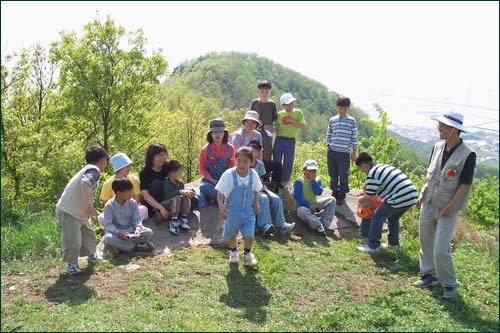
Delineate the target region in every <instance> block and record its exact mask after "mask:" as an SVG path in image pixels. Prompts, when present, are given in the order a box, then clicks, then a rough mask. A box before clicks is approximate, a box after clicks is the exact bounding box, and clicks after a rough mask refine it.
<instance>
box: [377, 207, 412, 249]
mask: <svg viewBox="0 0 500 333" xmlns="http://www.w3.org/2000/svg"><path fill="white" fill-rule="evenodd" d="M410 207H411V205H410V206H406V207H401V208H394V207H391V206H389V205H388V204H387V203H385V202H384V203H383V204H382V205H380V207H378V208H377V209H376V210H375V212H373V216H372V221H371V223H370V230H369V231H368V246H369V247H370V248H372V249H376V248H377V247H379V246H380V238H381V237H382V227H383V225H384V221H385V220H387V223H388V225H389V234H388V235H387V239H388V241H389V244H390V245H398V244H399V218H400V217H401V216H403V214H404V213H405V212H406V211H407V210H408V209H410Z"/></svg>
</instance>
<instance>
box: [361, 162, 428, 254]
mask: <svg viewBox="0 0 500 333" xmlns="http://www.w3.org/2000/svg"><path fill="white" fill-rule="evenodd" d="M356 166H357V167H358V169H359V170H360V171H361V172H363V173H364V174H366V175H367V177H366V190H365V194H364V196H363V197H362V198H360V199H359V201H360V202H363V201H370V200H371V198H372V196H374V195H375V194H377V195H378V196H380V197H381V198H382V199H384V203H382V205H380V206H379V207H378V208H377V209H376V210H375V212H374V213H373V216H372V220H371V222H370V230H369V231H368V244H365V245H363V246H360V247H358V250H359V251H361V252H368V253H371V252H378V251H379V250H380V238H381V237H382V227H383V224H384V221H385V220H386V219H387V221H388V224H389V235H388V236H387V239H388V243H387V244H384V245H383V247H385V248H395V247H399V219H400V217H401V216H403V214H404V213H405V212H406V211H407V210H408V209H410V208H411V206H413V205H414V204H415V203H416V201H417V198H418V193H417V188H416V187H415V185H413V183H412V181H411V180H410V179H408V177H407V176H406V175H405V174H404V173H403V172H402V171H401V170H399V169H397V168H395V167H393V166H390V165H387V164H374V163H373V160H372V157H371V156H370V155H369V154H368V153H361V154H359V156H358V158H356Z"/></svg>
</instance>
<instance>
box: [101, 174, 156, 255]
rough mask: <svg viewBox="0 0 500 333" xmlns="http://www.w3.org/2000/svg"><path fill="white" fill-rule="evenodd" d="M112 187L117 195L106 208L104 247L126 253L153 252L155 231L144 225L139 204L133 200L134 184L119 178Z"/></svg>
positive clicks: (109, 201)
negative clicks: (152, 241) (152, 242)
mask: <svg viewBox="0 0 500 333" xmlns="http://www.w3.org/2000/svg"><path fill="white" fill-rule="evenodd" d="M111 187H112V189H113V192H114V193H115V195H114V197H113V198H111V199H110V200H108V202H107V203H106V205H105V206H104V230H105V234H104V238H103V241H104V245H105V246H107V247H108V248H109V247H111V248H115V249H118V250H120V251H122V252H126V253H128V252H132V251H134V250H137V251H140V252H149V251H152V250H153V249H154V246H153V244H151V242H150V240H151V239H152V238H153V231H152V230H151V229H149V228H146V227H144V226H143V225H142V220H141V216H140V214H139V208H138V206H137V202H136V201H135V200H134V199H132V189H133V184H132V182H130V181H129V180H128V179H126V178H118V179H115V180H114V181H113V183H112V184H111Z"/></svg>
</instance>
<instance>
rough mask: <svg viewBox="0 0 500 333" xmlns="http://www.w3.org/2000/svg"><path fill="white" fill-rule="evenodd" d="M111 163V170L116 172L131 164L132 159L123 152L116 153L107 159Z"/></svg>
mask: <svg viewBox="0 0 500 333" xmlns="http://www.w3.org/2000/svg"><path fill="white" fill-rule="evenodd" d="M109 161H110V162H111V164H112V165H113V172H114V173H116V172H118V171H120V170H121V169H123V168H125V167H126V166H129V165H130V164H132V163H133V162H132V160H131V159H130V158H129V157H128V156H127V155H126V154H124V153H116V154H114V155H113V156H111V158H110V159H109Z"/></svg>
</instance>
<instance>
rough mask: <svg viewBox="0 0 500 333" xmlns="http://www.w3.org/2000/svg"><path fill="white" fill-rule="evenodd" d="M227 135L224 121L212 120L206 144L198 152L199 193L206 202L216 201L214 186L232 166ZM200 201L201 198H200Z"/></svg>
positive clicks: (232, 157) (232, 152)
mask: <svg viewBox="0 0 500 333" xmlns="http://www.w3.org/2000/svg"><path fill="white" fill-rule="evenodd" d="M228 137H229V133H228V131H227V128H226V125H225V124H224V120H222V119H220V118H219V119H213V120H211V121H210V128H209V130H208V133H207V141H208V144H206V145H205V146H204V147H203V148H202V149H201V151H200V156H199V161H200V172H201V174H202V176H203V178H202V179H201V184H200V192H201V193H202V194H203V195H204V196H205V197H206V198H207V200H208V202H209V203H211V204H214V203H215V201H216V200H217V190H216V189H215V185H217V182H218V181H219V179H220V176H221V175H222V173H224V171H226V170H227V169H229V168H231V167H233V166H234V147H233V146H232V145H231V144H229V143H228ZM200 199H201V198H200Z"/></svg>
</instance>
